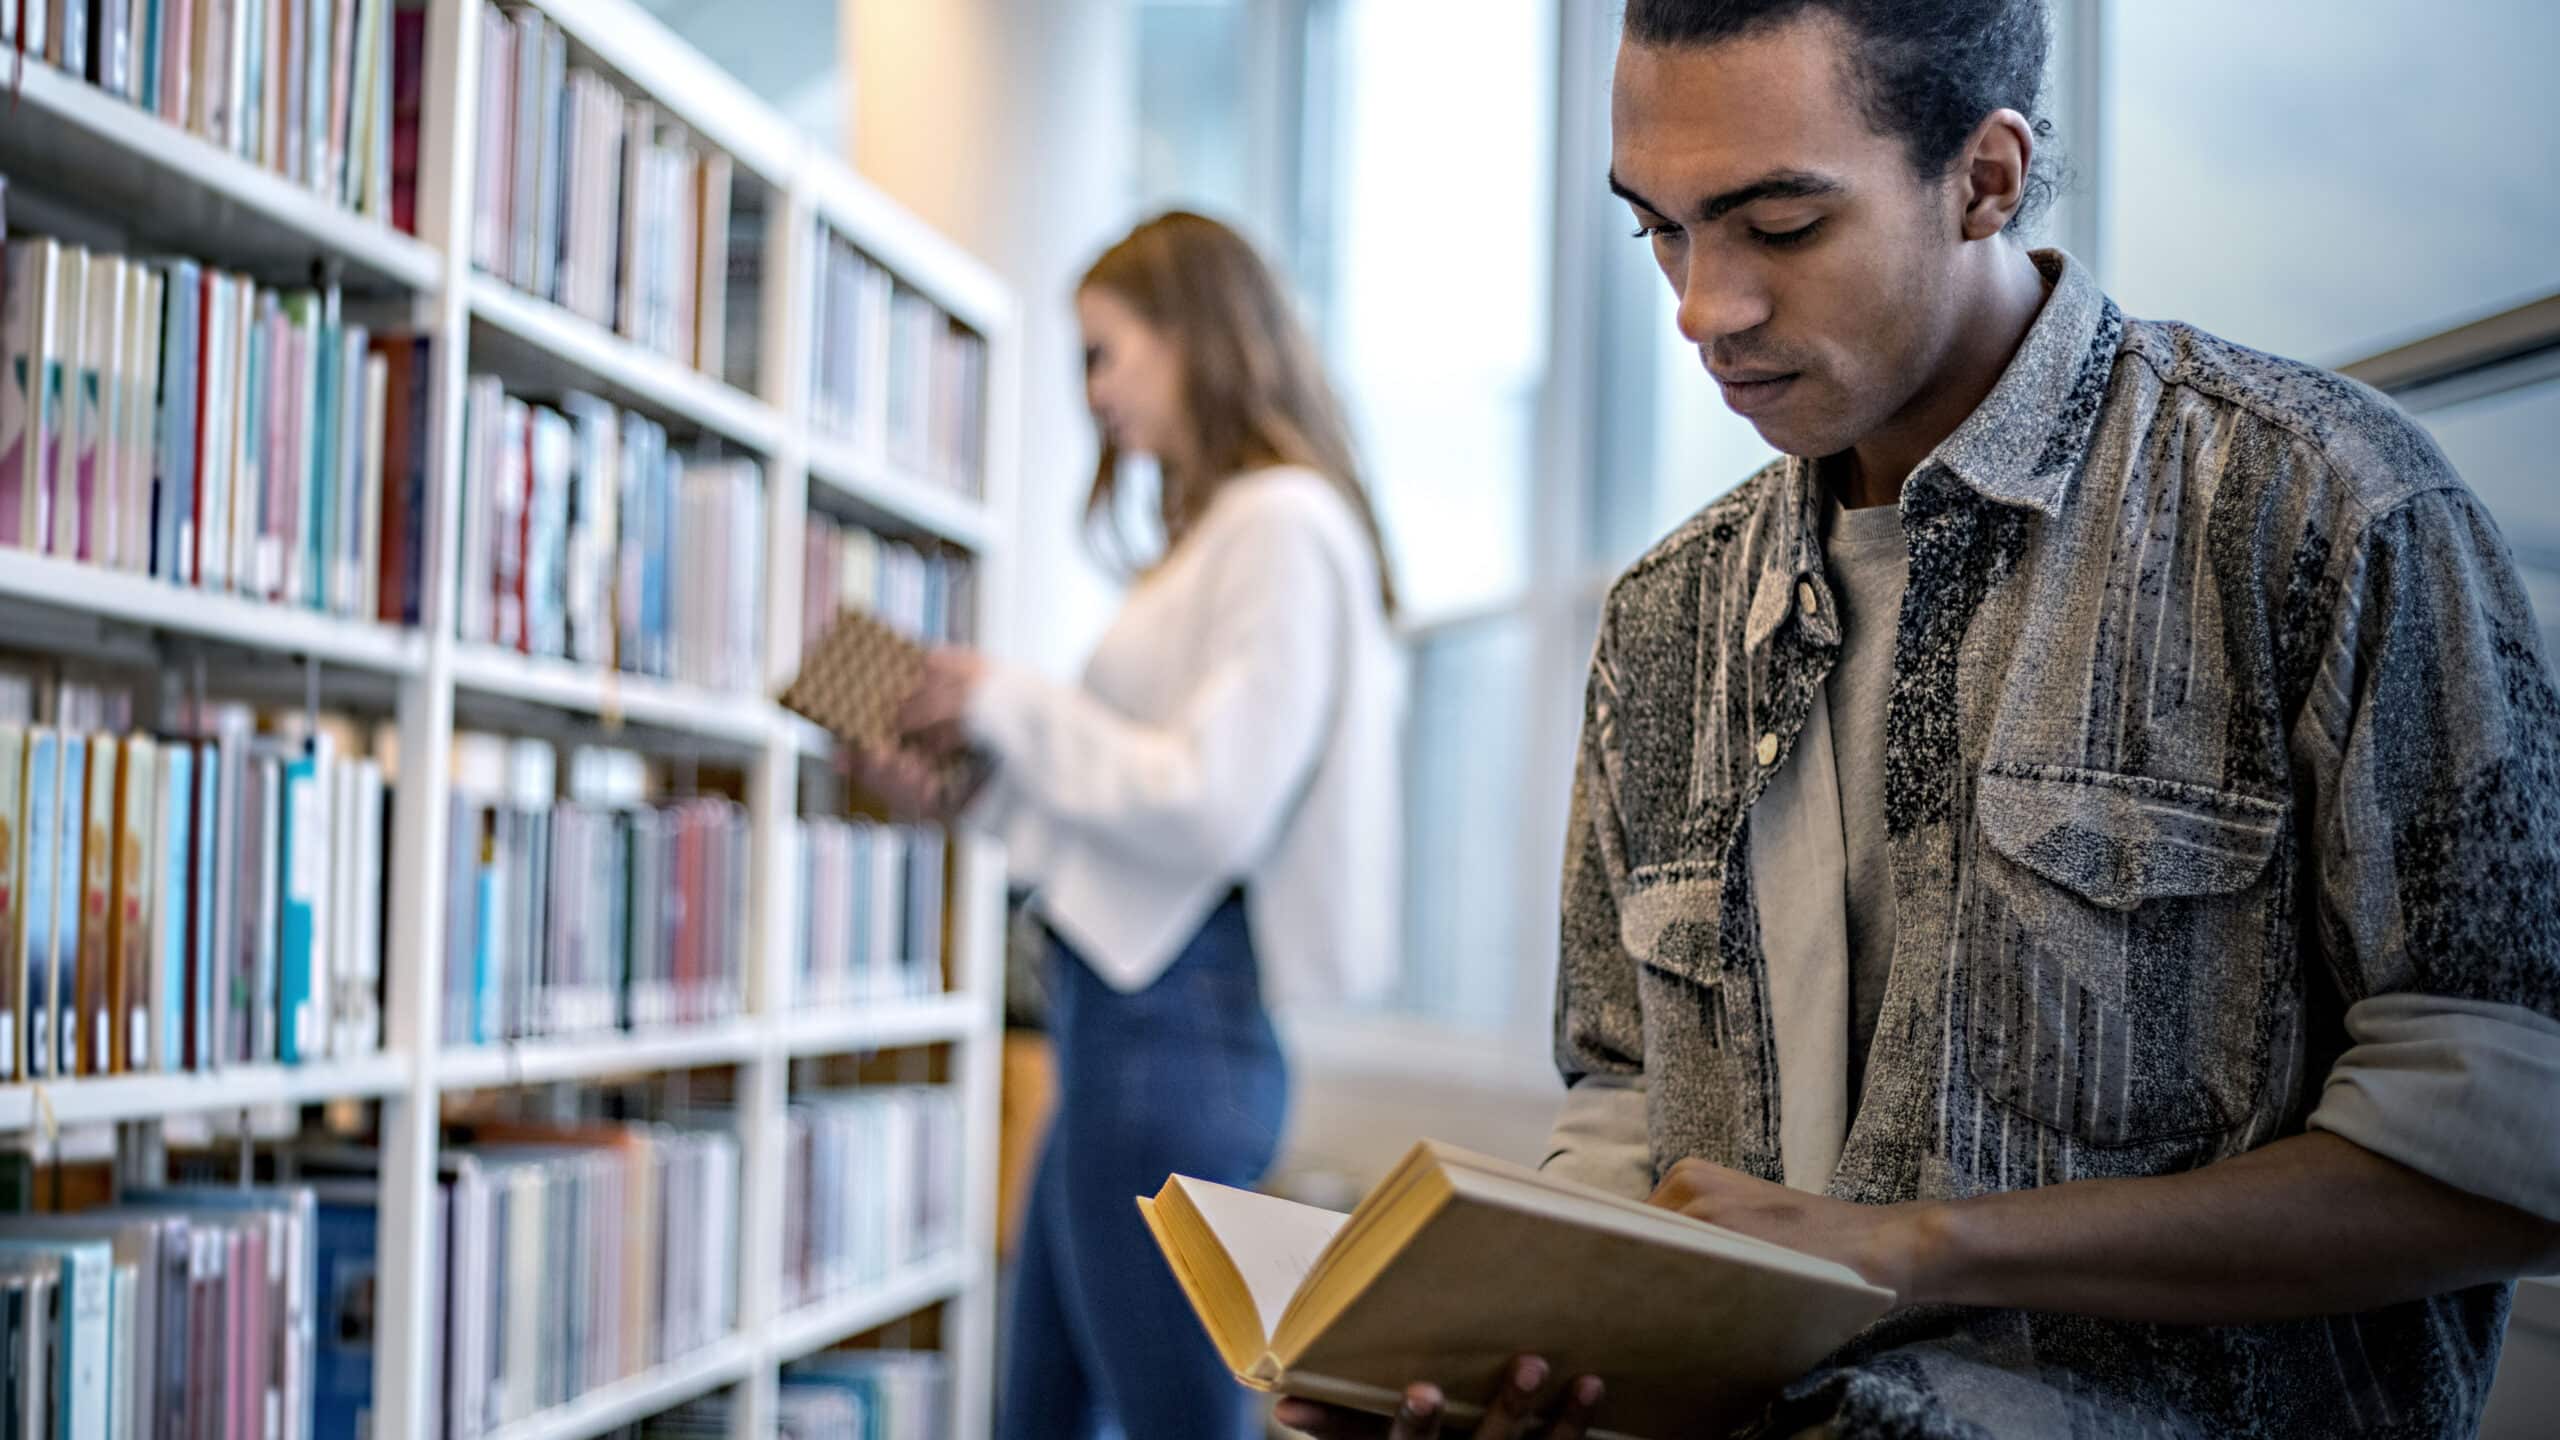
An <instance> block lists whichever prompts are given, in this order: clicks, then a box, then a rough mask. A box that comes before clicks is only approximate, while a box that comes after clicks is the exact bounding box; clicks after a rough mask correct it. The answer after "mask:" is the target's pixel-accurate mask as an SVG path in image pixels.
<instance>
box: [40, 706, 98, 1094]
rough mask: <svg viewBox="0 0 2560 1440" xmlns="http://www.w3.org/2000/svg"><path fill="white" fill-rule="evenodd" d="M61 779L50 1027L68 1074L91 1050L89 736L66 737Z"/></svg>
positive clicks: (57, 1067) (58, 1061)
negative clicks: (86, 1023)
mask: <svg viewBox="0 0 2560 1440" xmlns="http://www.w3.org/2000/svg"><path fill="white" fill-rule="evenodd" d="M61 748H62V778H61V781H60V789H59V792H58V793H57V794H56V795H55V796H54V822H55V828H56V830H57V832H58V834H59V836H60V838H59V839H58V840H57V841H56V842H55V846H54V860H55V869H54V888H53V957H52V961H51V969H50V970H49V972H48V973H47V975H46V985H45V1014H46V1017H47V1019H48V1024H47V1026H46V1028H47V1029H48V1030H49V1031H50V1032H51V1033H52V1035H53V1073H54V1074H55V1075H57V1076H60V1077H64V1078H68V1077H70V1076H74V1075H79V1074H83V1073H85V1067H84V1064H83V1061H82V1057H83V1055H84V1054H85V1053H86V1047H85V1045H84V1043H83V1040H82V1037H81V1033H80V945H81V938H82V934H83V929H84V927H83V925H82V920H83V917H82V915H81V913H80V912H81V908H82V907H81V903H80V902H81V881H82V878H83V876H84V875H85V873H86V872H85V871H84V870H83V868H82V859H83V851H82V846H81V842H82V841H83V840H84V839H85V838H86V835H87V831H86V827H85V825H84V823H83V822H85V821H86V820H87V818H88V816H87V814H86V810H87V806H88V798H89V742H88V739H87V737H86V736H82V735H77V734H72V733H69V732H65V733H64V734H63V736H62V742H61Z"/></svg>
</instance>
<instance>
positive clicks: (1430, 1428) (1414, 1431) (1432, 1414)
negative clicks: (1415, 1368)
mask: <svg viewBox="0 0 2560 1440" xmlns="http://www.w3.org/2000/svg"><path fill="white" fill-rule="evenodd" d="M1442 1408H1443V1407H1442V1406H1441V1403H1440V1392H1439V1391H1438V1390H1435V1389H1433V1388H1432V1387H1431V1386H1428V1385H1414V1386H1410V1387H1408V1388H1407V1389H1406V1390H1405V1392H1404V1403H1403V1404H1401V1405H1399V1406H1397V1407H1396V1420H1395V1424H1394V1425H1393V1426H1391V1427H1390V1428H1389V1429H1388V1431H1387V1440H1437V1437H1438V1435H1439V1434H1440V1416H1441V1412H1442ZM1477 1433H1478V1434H1479V1435H1481V1434H1482V1433H1483V1432H1481V1431H1479V1432H1477Z"/></svg>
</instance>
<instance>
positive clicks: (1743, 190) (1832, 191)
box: [1609, 170, 1841, 224]
mask: <svg viewBox="0 0 2560 1440" xmlns="http://www.w3.org/2000/svg"><path fill="white" fill-rule="evenodd" d="M1840 189H1841V186H1840V182H1839V181H1837V180H1834V179H1832V178H1831V177H1830V176H1828V175H1817V174H1815V173H1814V172H1812V171H1810V170H1772V171H1770V172H1769V173H1768V174H1766V175H1763V176H1761V177H1760V178H1759V179H1757V180H1754V181H1752V182H1751V183H1750V184H1748V185H1743V186H1738V187H1736V188H1734V189H1731V190H1727V191H1725V192H1724V193H1723V194H1720V195H1711V196H1709V197H1707V199H1706V201H1705V202H1704V203H1703V204H1701V205H1699V206H1698V210H1697V217H1698V220H1699V221H1700V222H1701V223H1707V224H1711V223H1713V222H1715V221H1717V220H1721V219H1723V218H1724V217H1725V216H1727V215H1729V214H1731V213H1733V212H1734V211H1736V210H1739V209H1741V208H1742V207H1743V206H1745V205H1749V204H1753V203H1755V202H1757V201H1761V200H1807V199H1812V198H1815V197H1817V196H1823V195H1837V194H1839V193H1840ZM1609 193H1610V194H1612V195H1615V196H1617V197H1618V198H1619V199H1621V200H1624V201H1626V202H1627V203H1628V204H1630V205H1640V206H1642V207H1644V208H1645V209H1647V210H1650V211H1652V212H1653V213H1654V214H1656V215H1669V214H1671V213H1672V212H1671V211H1670V210H1668V209H1666V208H1664V207H1662V206H1660V205H1656V204H1654V203H1653V202H1652V201H1650V200H1647V199H1646V198H1644V197H1643V196H1642V195H1639V194H1637V193H1636V192H1635V191H1633V190H1631V189H1629V188H1628V187H1627V185H1626V183H1625V182H1624V181H1622V180H1620V179H1619V178H1618V175H1617V172H1616V171H1614V170H1613V171H1611V172H1610V173H1609Z"/></svg>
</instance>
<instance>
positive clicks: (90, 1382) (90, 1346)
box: [62, 1245, 114, 1440]
mask: <svg viewBox="0 0 2560 1440" xmlns="http://www.w3.org/2000/svg"><path fill="white" fill-rule="evenodd" d="M112 1266H113V1262H112V1260H111V1258H110V1252H109V1251H108V1249H107V1247H106V1246H104V1245H74V1246H70V1247H68V1248H67V1249H66V1250H65V1251H64V1254H63V1265H62V1277H63V1298H62V1343H63V1349H64V1376H65V1380H66V1381H67V1383H66V1384H65V1386H64V1389H63V1397H64V1398H63V1418H64V1419H65V1420H66V1421H68V1422H69V1424H68V1427H67V1428H68V1430H69V1433H70V1435H71V1437H72V1440H107V1412H108V1404H107V1397H108V1391H107V1387H108V1383H109V1379H110V1369H109V1367H110V1365H111V1364H112V1363H113V1339H112V1334H111V1331H110V1329H109V1326H110V1323H111V1321H112V1320H113V1317H114V1297H113V1295H112V1294H111V1293H110V1286H111V1285H112V1284H113V1283H114V1276H113V1269H112Z"/></svg>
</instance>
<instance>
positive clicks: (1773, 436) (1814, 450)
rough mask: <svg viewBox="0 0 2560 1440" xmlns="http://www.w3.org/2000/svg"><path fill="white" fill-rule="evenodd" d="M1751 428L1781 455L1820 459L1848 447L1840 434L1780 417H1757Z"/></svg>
mask: <svg viewBox="0 0 2560 1440" xmlns="http://www.w3.org/2000/svg"><path fill="white" fill-rule="evenodd" d="M1751 428H1752V429H1754V430H1756V431H1758V432H1759V434H1760V439H1761V441H1762V442H1763V443H1765V444H1766V445H1768V447H1769V448H1770V449H1772V450H1775V451H1777V452H1778V453H1779V454H1781V455H1794V456H1797V457H1799V458H1801V459H1806V460H1819V459H1821V458H1822V457H1823V456H1825V455H1837V454H1839V453H1840V452H1841V451H1842V450H1844V449H1846V448H1848V447H1847V446H1846V445H1844V444H1842V443H1841V441H1840V439H1839V437H1838V436H1836V435H1832V434H1829V433H1827V432H1826V431H1823V430H1819V429H1817V428H1816V427H1814V426H1811V425H1805V424H1801V423H1798V424H1793V425H1790V424H1788V423H1787V422H1786V421H1784V420H1778V419H1768V420H1756V419H1755V420H1753V421H1752V422H1751Z"/></svg>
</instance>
